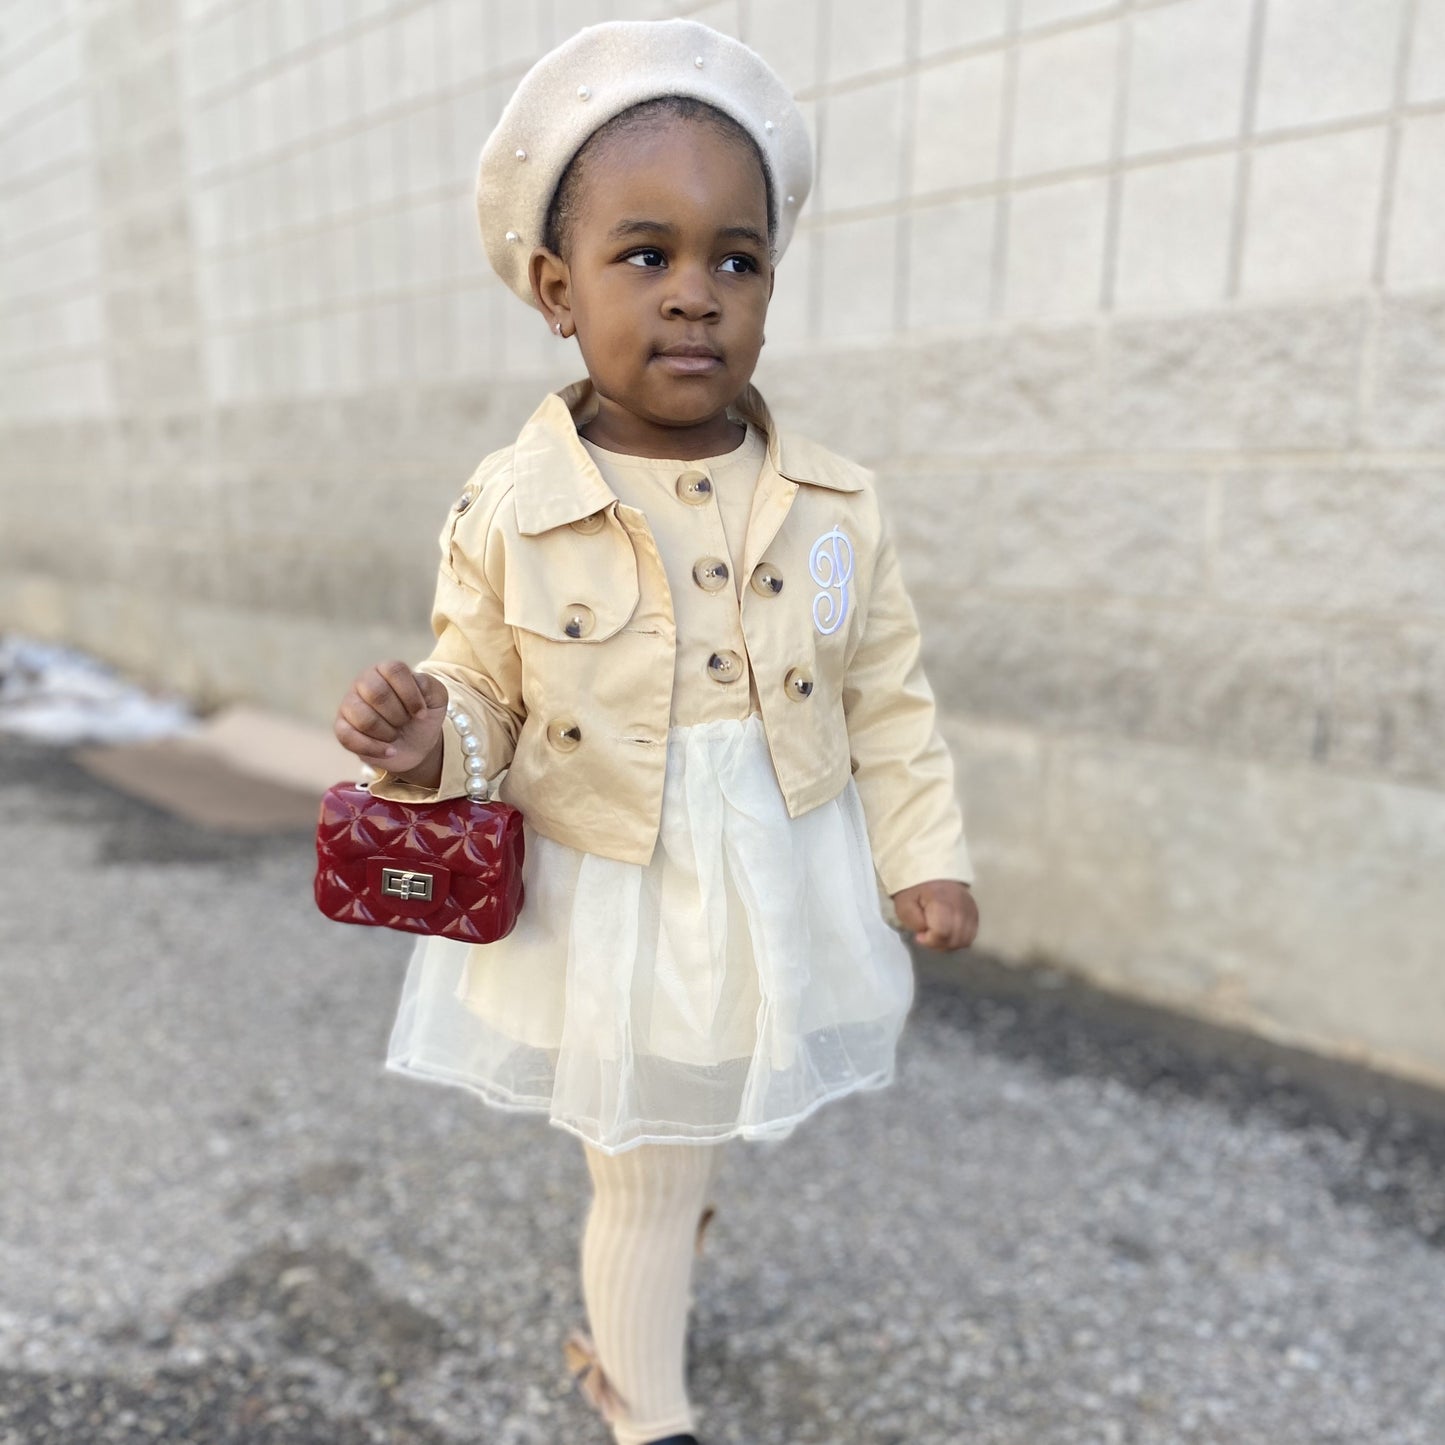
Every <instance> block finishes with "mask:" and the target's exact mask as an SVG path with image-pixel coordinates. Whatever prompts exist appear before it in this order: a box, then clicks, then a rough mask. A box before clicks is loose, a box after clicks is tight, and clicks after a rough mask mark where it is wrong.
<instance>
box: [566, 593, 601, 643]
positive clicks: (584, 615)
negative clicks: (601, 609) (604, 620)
mask: <svg viewBox="0 0 1445 1445" xmlns="http://www.w3.org/2000/svg"><path fill="white" fill-rule="evenodd" d="M596 620H597V619H596V618H595V617H593V615H592V609H591V608H590V607H589V606H588V605H587V604H586V603H585V602H574V603H573V604H572V605H571V606H570V607H569V608H568V609H567V610H566V611H565V612H564V613H563V614H562V631H563V632H565V633H566V634H567V636H568V637H586V636H587V634H588V633H589V632H591V631H592V624H593V623H594V622H595V621H596Z"/></svg>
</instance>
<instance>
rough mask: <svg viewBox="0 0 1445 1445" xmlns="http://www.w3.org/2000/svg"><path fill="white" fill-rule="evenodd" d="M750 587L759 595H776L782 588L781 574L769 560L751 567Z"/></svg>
mask: <svg viewBox="0 0 1445 1445" xmlns="http://www.w3.org/2000/svg"><path fill="white" fill-rule="evenodd" d="M752 589H753V591H754V592H756V593H757V594H758V596H759V597H776V596H777V595H778V593H779V592H781V591H782V590H783V574H782V573H781V572H779V571H778V569H777V568H776V567H774V566H773V564H772V563H771V562H759V563H758V565H757V566H756V567H754V568H753V579H752Z"/></svg>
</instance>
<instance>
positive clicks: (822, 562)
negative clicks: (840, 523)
mask: <svg viewBox="0 0 1445 1445" xmlns="http://www.w3.org/2000/svg"><path fill="white" fill-rule="evenodd" d="M808 572H809V573H810V574H811V576H812V578H813V581H814V582H816V583H817V584H818V586H819V587H821V588H822V589H823V590H822V591H821V592H818V593H815V594H814V596H813V625H814V626H815V627H816V628H817V629H818V631H819V632H821V633H822V634H823V636H824V637H827V636H829V635H830V634H831V633H834V632H836V631H837V630H838V629H839V628H840V627H841V626H842V625H843V622H844V620H845V619H846V618H847V616H848V603H849V587H848V583H849V582H850V581H851V580H852V578H853V544H852V543H851V542H850V541H849V540H848V538H847V536H846V535H845V534H844V533H842V532H840V531H839V530H838V528H837V527H834V528H833V530H832V531H831V532H824V533H823V535H822V536H821V537H819V538H818V540H817V541H816V542H814V543H813V550H812V551H811V552H809V553H808Z"/></svg>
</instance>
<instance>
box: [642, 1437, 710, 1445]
mask: <svg viewBox="0 0 1445 1445" xmlns="http://www.w3.org/2000/svg"><path fill="white" fill-rule="evenodd" d="M648 1445H702V1441H701V1440H699V1439H698V1438H697V1436H696V1435H669V1436H668V1437H667V1439H665V1440H652V1441H649V1442H648Z"/></svg>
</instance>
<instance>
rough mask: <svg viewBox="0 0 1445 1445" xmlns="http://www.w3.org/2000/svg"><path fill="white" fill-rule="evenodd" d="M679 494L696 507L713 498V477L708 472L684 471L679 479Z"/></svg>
mask: <svg viewBox="0 0 1445 1445" xmlns="http://www.w3.org/2000/svg"><path fill="white" fill-rule="evenodd" d="M677 495H678V496H679V497H681V498H682V500H683V501H684V502H688V503H690V504H691V505H692V506H694V507H701V506H704V505H706V504H707V503H708V502H709V501H711V499H712V478H711V477H709V476H708V474H707V473H706V472H684V473H683V474H682V475H681V476H680V477H679V478H678V479H677Z"/></svg>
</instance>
